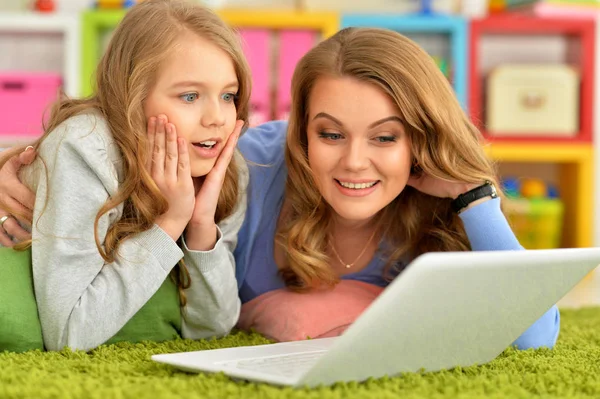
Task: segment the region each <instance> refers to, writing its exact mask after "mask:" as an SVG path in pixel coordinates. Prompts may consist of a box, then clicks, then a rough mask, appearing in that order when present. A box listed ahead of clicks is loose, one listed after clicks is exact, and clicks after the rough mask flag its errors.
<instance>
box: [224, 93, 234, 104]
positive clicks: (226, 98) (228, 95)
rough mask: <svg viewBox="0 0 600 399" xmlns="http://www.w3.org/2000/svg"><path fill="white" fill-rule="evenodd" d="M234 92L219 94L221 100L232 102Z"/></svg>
mask: <svg viewBox="0 0 600 399" xmlns="http://www.w3.org/2000/svg"><path fill="white" fill-rule="evenodd" d="M235 97H236V95H235V93H225V94H223V95H222V96H221V98H222V99H223V101H225V102H227V103H230V102H233V101H234V100H235Z"/></svg>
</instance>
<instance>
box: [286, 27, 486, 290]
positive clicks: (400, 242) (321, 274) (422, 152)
mask: <svg viewBox="0 0 600 399" xmlns="http://www.w3.org/2000/svg"><path fill="white" fill-rule="evenodd" d="M322 77H333V78H341V77H351V78H354V79H357V80H359V81H362V82H367V83H370V84H372V85H374V86H376V87H378V88H379V89H380V90H381V91H382V92H384V93H385V94H387V95H388V96H390V98H391V99H392V100H393V101H394V103H395V104H396V105H397V107H398V109H399V110H400V112H401V116H402V118H403V121H404V128H405V131H406V133H407V135H408V137H410V140H411V143H412V144H411V146H412V148H411V152H412V155H413V158H414V159H413V162H415V163H418V165H419V169H421V171H420V173H426V174H428V175H431V176H433V177H437V178H440V179H446V180H454V181H462V182H468V183H481V182H483V181H484V180H490V181H492V182H494V183H496V180H495V173H494V168H493V165H492V163H491V162H490V161H489V160H488V158H487V157H486V155H485V153H484V150H483V148H482V146H481V144H480V133H479V131H478V130H477V128H476V127H475V126H474V125H473V124H472V123H471V121H470V120H469V118H468V117H467V116H466V115H465V113H464V112H463V110H462V109H461V106H460V104H459V103H458V101H457V100H456V97H455V95H454V92H453V90H452V87H451V86H450V84H449V83H448V81H447V79H446V78H445V77H444V75H443V74H442V73H441V72H440V70H439V69H438V67H437V66H436V64H435V63H434V61H433V60H432V58H431V57H430V56H429V55H428V54H427V53H426V52H425V51H424V50H423V49H421V48H420V47H419V46H418V45H417V44H415V43H414V42H413V41H411V40H410V39H408V38H406V37H404V36H402V35H401V34H399V33H397V32H393V31H390V30H383V29H368V28H348V29H344V30H342V31H340V32H338V33H337V34H335V35H334V36H333V37H331V38H329V39H327V40H325V41H324V42H321V43H320V44H319V45H317V46H316V47H315V48H313V49H312V50H311V51H309V52H308V53H307V54H306V55H305V56H304V57H303V58H302V59H301V61H300V62H299V64H298V65H297V67H296V70H295V73H294V76H293V79H292V110H291V116H290V122H289V127H288V137H287V145H286V150H285V156H286V163H287V168H288V172H289V177H288V180H287V185H286V200H287V201H289V203H290V208H291V214H290V216H289V217H288V218H285V219H284V224H283V227H282V229H281V231H280V233H279V235H278V243H279V244H280V245H281V246H282V247H283V248H284V249H285V251H286V255H287V264H286V265H285V266H284V267H282V276H283V278H284V280H285V282H286V284H287V286H288V287H290V288H292V289H294V290H298V291H302V290H305V289H309V288H311V287H314V286H317V285H325V286H333V285H334V284H336V283H337V282H338V278H337V277H336V275H335V274H334V273H333V271H332V269H331V267H330V264H331V259H330V258H329V256H328V255H327V252H326V249H327V245H328V238H327V235H328V229H329V227H330V225H329V224H330V222H331V212H332V210H331V209H330V207H329V206H328V205H327V203H326V202H325V200H324V199H323V197H322V195H321V193H320V192H319V191H318V189H317V187H318V185H317V184H316V182H315V181H314V179H313V176H312V173H311V169H310V166H309V160H308V140H307V125H308V112H309V110H308V104H309V97H310V95H311V92H312V89H313V87H314V86H315V83H316V82H317V80H318V79H320V78H322ZM450 203H451V199H450V198H436V197H432V196H429V195H426V194H423V193H421V192H419V191H417V190H415V189H414V188H412V187H409V186H407V187H406V188H405V189H404V190H403V191H402V192H401V193H400V194H399V195H398V196H397V197H396V198H395V199H394V200H393V201H392V202H391V203H390V204H388V205H387V206H386V207H385V208H384V209H382V211H381V212H379V214H378V215H377V216H376V221H377V223H378V228H379V234H381V236H382V239H383V242H385V247H386V248H389V251H387V252H386V253H385V255H386V257H387V259H388V263H387V266H386V268H385V271H384V274H385V275H386V277H387V278H390V274H389V271H390V267H394V268H399V266H400V265H401V263H402V262H401V261H403V260H406V259H411V258H414V257H416V256H418V255H420V254H422V253H425V252H430V251H464V250H469V249H470V247H469V241H468V239H467V237H466V234H465V231H464V228H463V225H462V222H461V221H460V219H459V217H458V215H457V214H456V213H455V212H453V211H452V209H451V206H450Z"/></svg>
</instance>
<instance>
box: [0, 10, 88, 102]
mask: <svg viewBox="0 0 600 399" xmlns="http://www.w3.org/2000/svg"><path fill="white" fill-rule="evenodd" d="M11 32H13V33H17V34H19V35H22V34H31V35H43V34H45V33H47V34H60V35H62V41H63V43H62V50H63V51H62V54H63V55H62V57H63V58H62V71H61V73H62V75H63V78H64V90H65V93H66V94H67V95H68V96H73V97H76V96H79V95H80V91H79V82H80V77H79V76H80V69H81V68H80V59H81V57H80V48H81V44H80V36H81V30H80V23H79V16H78V15H71V14H37V13H31V12H23V13H17V12H15V13H2V12H0V37H2V36H6V35H7V34H10V33H11ZM42 37H43V36H42ZM21 50H23V49H21ZM24 53H25V51H24ZM28 69H29V70H32V68H28ZM57 72H59V71H57Z"/></svg>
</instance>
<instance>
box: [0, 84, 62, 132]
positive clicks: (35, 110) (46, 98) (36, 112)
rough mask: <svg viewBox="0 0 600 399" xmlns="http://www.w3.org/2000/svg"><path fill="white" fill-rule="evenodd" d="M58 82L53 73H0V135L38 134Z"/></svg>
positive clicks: (56, 95) (55, 93) (58, 85)
mask: <svg viewBox="0 0 600 399" xmlns="http://www.w3.org/2000/svg"><path fill="white" fill-rule="evenodd" d="M61 84H62V79H61V76H60V75H58V74H53V73H29V72H0V120H1V121H2V123H0V135H2V136H12V137H21V136H34V137H37V136H40V135H41V134H42V120H46V119H47V117H48V116H49V114H50V108H51V106H52V103H53V102H54V101H55V100H56V99H57V98H58V93H59V89H60V87H61Z"/></svg>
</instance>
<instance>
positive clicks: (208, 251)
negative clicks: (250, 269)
mask: <svg viewBox="0 0 600 399" xmlns="http://www.w3.org/2000/svg"><path fill="white" fill-rule="evenodd" d="M95 93H96V94H95V95H93V96H92V97H90V98H88V99H81V100H68V99H67V100H61V101H60V102H59V103H58V104H57V105H56V106H55V107H54V109H53V112H52V114H51V118H50V120H49V122H48V125H47V126H46V129H45V133H44V135H43V136H42V137H41V138H40V139H39V140H38V141H37V142H36V143H35V145H34V147H35V148H36V150H37V152H38V153H39V157H38V159H36V161H35V162H34V163H33V164H32V165H31V166H29V167H27V168H25V170H24V171H23V174H22V179H23V180H24V182H26V183H27V185H28V186H29V187H31V188H32V190H33V191H34V192H35V194H36V200H35V205H34V209H33V224H32V261H33V279H34V286H35V294H36V299H37V303H38V311H39V317H40V321H41V326H42V333H43V337H44V343H45V346H46V348H47V349H49V350H59V349H62V348H63V347H65V346H69V347H70V348H72V349H85V350H87V349H91V348H94V347H96V346H98V345H100V344H102V343H104V342H107V341H108V340H109V339H111V337H114V336H115V334H117V333H118V332H119V331H120V330H121V329H122V328H123V327H124V326H125V325H126V324H127V323H128V322H129V321H130V320H131V319H132V317H133V316H134V315H136V313H137V312H138V311H140V309H141V308H142V307H143V306H144V305H145V304H146V303H147V302H148V301H149V300H150V299H151V298H152V297H153V295H155V294H156V293H157V291H158V290H159V289H160V288H161V286H163V285H164V284H167V283H168V281H169V280H167V279H168V277H169V275H171V276H173V277H174V280H175V281H176V282H177V286H178V289H179V294H180V302H181V306H183V309H184V310H185V311H184V313H183V315H184V317H183V321H182V327H181V334H182V335H183V337H187V338H204V337H209V336H214V335H223V334H226V333H228V332H229V330H230V329H231V328H232V327H233V326H234V324H235V323H236V321H237V318H238V314H239V307H240V303H239V299H238V296H237V286H236V280H235V276H234V268H235V266H234V265H235V263H234V259H233V256H232V250H233V248H234V247H235V244H236V236H237V231H238V229H239V227H240V225H241V223H242V220H243V217H244V211H245V197H244V190H245V186H246V185H247V171H246V169H245V166H244V163H243V162H241V161H240V159H239V158H238V159H235V158H236V157H237V156H236V157H233V155H234V148H235V145H236V141H237V138H238V136H239V134H240V130H241V129H242V126H243V121H245V120H247V115H248V99H249V93H250V78H249V71H248V66H247V64H246V61H245V59H244V57H243V53H242V51H241V47H240V44H239V43H238V40H237V38H236V36H235V34H234V33H233V32H232V31H231V30H230V29H229V28H228V27H227V26H226V25H225V24H224V23H223V22H222V21H221V20H220V19H219V18H218V17H217V16H216V15H215V14H214V13H212V12H211V11H209V10H207V9H206V8H204V7H202V6H199V5H193V4H190V3H187V2H184V1H177V0H174V1H168V0H146V1H144V2H142V3H140V4H139V5H136V6H134V7H133V8H132V9H131V10H130V11H129V12H128V13H127V14H126V16H125V18H124V19H123V21H122V22H121V24H120V25H119V26H118V28H117V29H116V30H115V32H114V35H113V37H112V39H111V42H110V44H109V46H108V48H107V50H106V53H105V54H104V56H103V57H102V60H101V61H100V64H99V66H98V69H97V75H96V91H95ZM159 112H160V113H162V114H163V115H160V116H159V117H158V118H150V119H149V120H150V122H149V124H148V132H149V135H147V132H146V120H147V118H149V117H151V116H154V115H158V113H159ZM7 158H8V156H5V157H4V158H3V159H4V162H5V161H6V159H7ZM7 208H9V207H7ZM4 223H6V219H5V220H4ZM216 223H218V225H217V224H216ZM178 262H179V264H178ZM176 265H178V266H176ZM173 299H175V300H176V299H177V298H176V297H173ZM177 312H179V311H178V310H177ZM143 327H145V328H147V329H150V330H151V329H152V328H155V326H150V325H148V326H143ZM169 338H170V337H169ZM134 340H137V339H135V337H134Z"/></svg>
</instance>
